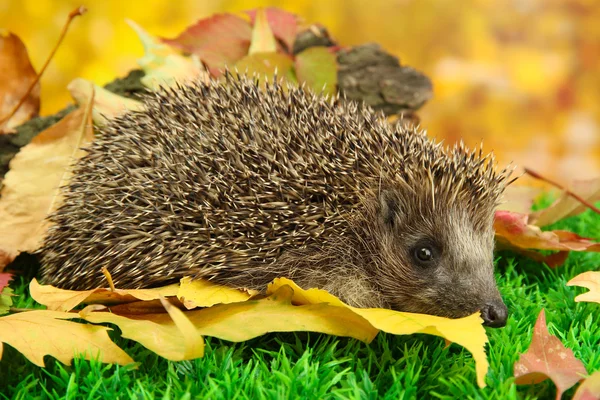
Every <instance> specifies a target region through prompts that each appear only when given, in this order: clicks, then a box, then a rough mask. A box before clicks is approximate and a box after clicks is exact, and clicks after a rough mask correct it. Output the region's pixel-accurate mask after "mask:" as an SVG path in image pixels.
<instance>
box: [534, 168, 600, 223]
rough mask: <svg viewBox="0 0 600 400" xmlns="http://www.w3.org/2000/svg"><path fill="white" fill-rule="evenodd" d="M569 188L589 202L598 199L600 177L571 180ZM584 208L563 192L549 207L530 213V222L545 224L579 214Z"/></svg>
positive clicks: (599, 194) (599, 197)
mask: <svg viewBox="0 0 600 400" xmlns="http://www.w3.org/2000/svg"><path fill="white" fill-rule="evenodd" d="M569 189H570V191H571V192H573V193H577V195H578V196H579V197H581V198H582V199H584V200H585V201H587V202H588V203H590V204H593V203H595V202H596V201H599V200H600V178H596V179H589V180H576V181H573V182H572V183H571V184H570V185H569ZM585 210H587V207H586V206H585V205H584V204H582V203H581V201H579V200H577V199H575V198H574V197H573V196H570V195H569V194H568V193H565V192H563V193H562V195H561V196H560V198H558V199H557V200H556V201H555V202H554V203H553V204H552V205H550V206H549V207H547V208H545V209H543V210H540V211H536V212H533V213H531V217H530V223H533V224H536V225H538V226H546V225H550V224H553V223H554V222H556V221H559V220H561V219H563V218H568V217H571V216H573V215H578V214H581V213H582V212H584V211H585Z"/></svg>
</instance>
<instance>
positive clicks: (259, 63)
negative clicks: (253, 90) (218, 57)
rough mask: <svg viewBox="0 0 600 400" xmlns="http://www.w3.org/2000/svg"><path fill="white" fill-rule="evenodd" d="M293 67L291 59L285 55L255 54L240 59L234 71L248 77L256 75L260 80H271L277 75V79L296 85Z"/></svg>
mask: <svg viewBox="0 0 600 400" xmlns="http://www.w3.org/2000/svg"><path fill="white" fill-rule="evenodd" d="M293 66H294V63H293V61H292V59H291V58H290V57H289V56H286V55H285V54H280V53H257V54H252V55H249V56H246V57H244V58H242V59H241V60H240V61H238V62H237V64H236V65H235V69H237V70H238V71H239V72H240V73H242V74H248V75H250V76H252V75H254V74H256V76H257V77H258V78H260V79H261V80H263V79H267V80H272V78H273V77H274V76H275V74H277V76H278V77H281V78H284V79H286V80H287V81H289V82H292V83H296V77H295V76H294V71H293Z"/></svg>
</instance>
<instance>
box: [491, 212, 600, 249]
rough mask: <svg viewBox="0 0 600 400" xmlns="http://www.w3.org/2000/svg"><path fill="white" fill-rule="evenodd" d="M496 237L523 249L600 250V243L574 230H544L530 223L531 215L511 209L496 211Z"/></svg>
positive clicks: (500, 240) (504, 242) (502, 242)
mask: <svg viewBox="0 0 600 400" xmlns="http://www.w3.org/2000/svg"><path fill="white" fill-rule="evenodd" d="M494 229H495V230H496V238H497V239H499V242H500V243H501V244H508V245H512V246H514V247H517V248H522V249H539V250H562V251H569V250H576V251H600V244H599V243H596V242H593V241H592V240H591V239H588V238H584V237H581V236H579V235H577V234H575V233H573V232H568V231H563V230H555V231H546V232H543V231H542V230H541V229H540V228H539V227H538V226H536V225H531V224H530V223H529V216H528V215H527V214H521V213H516V212H510V211H503V210H499V211H496V214H495V220H494Z"/></svg>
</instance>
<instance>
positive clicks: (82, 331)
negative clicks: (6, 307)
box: [0, 310, 133, 367]
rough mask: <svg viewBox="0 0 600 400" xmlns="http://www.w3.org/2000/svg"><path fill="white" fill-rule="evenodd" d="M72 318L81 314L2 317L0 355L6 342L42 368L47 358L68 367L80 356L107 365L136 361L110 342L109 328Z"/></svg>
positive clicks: (40, 312)
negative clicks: (80, 322)
mask: <svg viewBox="0 0 600 400" xmlns="http://www.w3.org/2000/svg"><path fill="white" fill-rule="evenodd" d="M69 318H79V315H78V314H75V313H63V312H59V311H48V310H34V311H26V312H21V313H17V314H12V315H7V316H4V317H0V355H1V353H2V352H1V347H2V343H6V344H8V345H10V346H12V347H14V348H15V349H16V350H17V351H19V352H20V353H22V354H23V355H24V356H25V357H26V358H27V359H28V360H29V361H31V362H32V363H34V364H35V365H37V366H40V367H43V366H44V356H46V355H50V356H52V357H54V358H56V359H57V360H59V361H60V362H62V363H64V364H67V365H70V364H71V360H72V359H73V357H75V356H77V355H80V354H82V355H84V357H85V358H86V359H87V360H90V359H95V358H98V360H100V361H101V362H104V363H115V364H121V365H126V364H130V363H132V362H133V360H132V359H131V357H129V356H128V355H127V353H125V352H124V351H123V350H121V349H120V348H119V347H118V346H117V345H116V344H114V343H113V342H112V341H111V340H110V338H109V337H108V331H109V330H110V329H109V328H106V327H104V326H94V325H89V324H79V323H75V322H72V321H65V319H69Z"/></svg>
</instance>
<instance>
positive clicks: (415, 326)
mask: <svg viewBox="0 0 600 400" xmlns="http://www.w3.org/2000/svg"><path fill="white" fill-rule="evenodd" d="M284 286H289V287H291V288H292V289H293V295H292V302H293V303H294V304H301V305H316V304H323V303H325V304H329V305H331V306H334V307H339V308H346V309H349V310H352V311H353V312H354V313H356V314H358V315H360V316H361V317H363V318H364V319H365V320H366V321H368V322H369V323H370V324H371V325H372V326H373V327H375V328H377V329H379V330H382V331H384V332H387V333H391V334H394V335H411V334H415V333H427V334H430V335H435V336H440V337H442V338H445V339H447V340H449V341H451V342H454V343H457V344H459V345H461V346H463V347H464V348H465V349H467V350H468V351H470V352H471V354H473V359H474V360H475V362H476V367H475V369H476V372H477V383H478V385H479V386H480V387H484V386H485V375H486V374H487V371H488V367H489V364H488V361H487V357H486V355H485V344H486V343H487V341H488V339H487V336H486V333H485V329H484V327H483V325H482V322H483V320H482V319H481V316H480V315H479V313H475V314H473V315H470V316H468V317H465V318H458V319H449V318H443V317H436V316H433V315H425V314H414V313H405V312H399V311H393V310H388V309H383V308H356V307H350V306H348V305H346V304H345V303H343V302H342V301H341V300H340V299H338V298H337V297H335V296H333V295H332V294H330V293H328V292H326V291H325V290H321V289H308V290H304V289H302V288H300V287H299V286H298V285H296V284H295V283H294V282H292V281H291V280H289V279H286V278H277V279H275V280H273V282H272V283H271V284H269V287H268V288H267V293H273V292H275V291H277V290H279V289H280V288H281V287H284ZM209 336H210V335H209Z"/></svg>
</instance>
